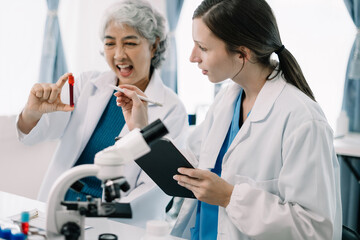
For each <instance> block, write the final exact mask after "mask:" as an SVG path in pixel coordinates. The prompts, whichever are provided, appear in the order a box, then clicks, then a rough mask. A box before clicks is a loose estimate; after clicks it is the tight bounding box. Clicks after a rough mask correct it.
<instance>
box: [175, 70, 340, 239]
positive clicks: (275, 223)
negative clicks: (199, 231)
mask: <svg viewBox="0 0 360 240" xmlns="http://www.w3.org/2000/svg"><path fill="white" fill-rule="evenodd" d="M273 74H274V73H273ZM240 89H241V88H240V86H239V85H237V84H235V83H232V84H230V85H229V86H228V87H226V88H225V89H222V91H221V92H219V94H218V96H217V97H216V99H215V101H214V103H213V105H212V106H211V108H210V109H209V112H208V114H207V116H206V119H205V120H204V122H203V123H202V125H200V126H199V127H198V128H197V129H195V130H194V132H193V133H192V134H191V136H190V138H189V141H188V142H189V144H188V145H189V147H188V152H187V154H188V157H189V158H190V159H192V161H193V162H194V163H195V162H197V161H198V168H200V169H211V168H214V166H215V162H216V158H217V156H218V153H219V150H220V148H221V146H222V144H223V141H224V139H225V136H226V134H227V131H228V128H229V125H230V122H231V119H232V116H233V113H234V107H235V101H236V98H237V97H238V95H239V91H240ZM221 177H222V178H223V179H225V180H226V181H227V182H229V183H230V184H232V185H234V190H233V193H232V195H231V199H230V203H229V205H228V206H227V207H226V208H223V207H219V212H218V213H219V215H218V216H219V217H218V237H217V239H221V240H223V239H227V240H234V239H266V240H272V239H273V240H289V239H296V240H300V239H307V240H309V239H323V240H325V239H326V240H329V239H333V240H339V239H341V227H342V219H341V216H342V215H341V200H340V184H339V164H338V160H337V157H336V154H335V151H334V147H333V133H332V130H331V128H330V126H329V125H328V123H327V121H326V119H325V116H324V114H323V112H322V110H321V109H320V107H319V105H318V104H317V103H316V102H313V101H312V100H311V99H310V98H309V97H307V96H306V95H305V94H303V93H302V92H301V91H300V90H298V89H297V88H296V87H294V86H293V85H291V84H288V83H286V82H285V81H284V79H283V78H282V77H281V76H280V74H279V75H278V76H277V77H276V78H275V79H273V80H269V81H267V82H266V83H265V85H264V86H263V88H262V89H261V91H260V93H259V95H258V96H257V99H256V101H255V104H254V106H253V108H252V110H251V113H250V115H249V117H248V118H247V119H246V121H245V122H244V124H243V125H242V127H241V129H240V131H239V132H238V134H237V135H236V137H235V139H234V140H233V142H232V144H231V146H230V147H229V149H228V151H227V153H226V154H225V156H224V158H223V162H222V173H221ZM196 206H197V201H196V200H192V199H186V200H185V201H184V204H183V206H182V208H181V210H180V213H179V216H178V220H177V222H176V224H175V226H174V228H173V231H172V235H175V236H181V237H185V238H190V232H189V229H190V228H191V227H194V225H195V217H196Z"/></svg>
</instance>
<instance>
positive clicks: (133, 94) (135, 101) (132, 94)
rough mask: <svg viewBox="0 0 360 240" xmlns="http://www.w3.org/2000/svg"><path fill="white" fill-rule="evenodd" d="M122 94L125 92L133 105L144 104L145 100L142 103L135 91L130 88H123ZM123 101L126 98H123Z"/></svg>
mask: <svg viewBox="0 0 360 240" xmlns="http://www.w3.org/2000/svg"><path fill="white" fill-rule="evenodd" d="M124 94H125V95H126V96H127V97H128V98H130V99H131V100H132V102H133V105H135V106H141V105H143V104H146V102H145V103H143V102H142V101H141V100H140V98H139V97H138V95H137V94H136V92H135V91H131V90H128V89H124ZM125 102H126V99H125Z"/></svg>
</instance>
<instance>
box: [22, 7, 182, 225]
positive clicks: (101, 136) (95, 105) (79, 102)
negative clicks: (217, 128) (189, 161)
mask: <svg viewBox="0 0 360 240" xmlns="http://www.w3.org/2000/svg"><path fill="white" fill-rule="evenodd" d="M100 37H101V41H103V44H104V49H103V51H104V58H105V59H106V62H107V63H108V65H109V67H110V69H111V70H110V71H106V72H96V71H93V72H85V73H82V74H80V75H79V76H77V77H75V86H74V99H75V106H74V107H72V106H70V105H69V104H67V103H68V102H67V101H68V99H69V96H68V93H69V89H68V84H65V83H66V81H67V79H68V77H69V76H70V75H72V73H66V74H65V75H63V76H62V77H60V79H59V80H58V81H57V83H55V84H46V83H37V84H35V85H34V86H33V88H32V89H31V92H30V95H29V99H28V102H27V103H26V105H25V107H24V109H23V110H22V112H21V113H20V115H19V117H18V121H17V127H18V136H19V139H20V140H21V141H22V142H23V143H25V144H35V143H38V142H41V141H44V140H50V139H60V141H59V146H58V148H57V150H56V152H55V154H54V157H53V159H52V161H51V162H50V164H49V168H48V171H47V173H46V175H45V178H44V181H43V183H42V186H41V189H40V193H39V200H42V201H46V200H47V197H48V194H49V191H50V188H51V186H52V185H53V184H54V182H55V181H56V179H57V178H58V177H59V176H60V175H61V174H62V173H63V172H65V171H67V170H68V169H70V168H71V167H73V166H77V165H81V164H91V163H93V161H94V156H95V154H96V153H97V152H99V151H101V150H103V149H104V148H106V147H108V146H111V145H113V144H114V139H115V137H121V136H123V135H125V134H127V133H128V132H129V131H130V130H132V129H133V128H134V127H136V126H131V125H127V123H126V121H125V119H124V115H123V111H122V108H121V107H119V106H117V103H116V97H115V96H114V93H115V92H114V91H113V90H112V89H111V88H110V87H109V86H108V85H109V84H111V85H116V86H120V87H121V85H123V84H125V85H133V86H136V87H137V88H139V89H141V90H142V91H143V92H144V93H145V95H146V96H147V97H148V98H150V99H152V100H154V101H156V102H159V103H162V104H163V106H162V107H160V106H157V105H151V104H149V106H148V121H149V122H151V121H153V120H155V119H158V118H160V119H161V120H162V121H163V122H164V123H165V125H166V126H167V128H168V129H169V132H170V133H169V135H170V137H171V138H172V139H173V140H174V142H175V144H178V145H181V144H182V143H183V137H184V136H183V134H184V133H185V132H186V131H185V130H186V129H187V126H188V124H187V114H186V111H185V107H184V106H183V104H182V103H181V101H180V100H179V98H178V97H177V95H176V94H175V93H174V92H172V90H170V89H169V88H167V87H165V86H164V85H163V83H162V80H161V79H160V75H159V72H158V70H157V69H158V68H159V67H160V64H161V61H162V60H163V55H164V52H165V48H166V33H165V20H164V18H163V17H162V16H161V15H160V14H159V13H158V12H157V11H156V10H154V9H153V8H152V7H151V5H150V4H149V3H147V2H145V1H142V0H126V1H122V2H119V3H116V4H115V5H112V6H110V7H109V8H108V10H107V11H105V15H104V17H103V23H102V25H101V31H100ZM124 177H125V178H126V180H127V181H128V182H129V184H130V190H129V191H128V192H126V193H122V196H123V198H122V199H121V200H122V201H129V202H130V203H131V205H132V209H133V220H132V223H133V224H135V225H138V226H145V222H146V220H149V219H157V218H160V217H161V216H162V215H164V212H165V206H166V203H167V202H168V201H169V198H168V197H167V196H166V195H165V194H164V193H163V192H162V191H161V190H160V189H159V188H158V187H157V186H156V184H155V183H154V182H153V181H152V180H151V179H150V178H149V177H148V176H147V175H146V174H145V173H144V172H143V171H142V170H141V169H140V168H139V167H138V166H137V165H136V164H135V163H130V164H127V165H126V166H125V171H124ZM80 183H81V184H80V186H81V187H80V188H76V189H72V188H70V189H69V190H68V192H67V193H66V195H65V200H76V199H80V200H86V196H87V195H91V196H93V197H96V198H99V197H102V188H101V181H100V180H99V179H97V178H96V177H87V178H83V179H81V180H80ZM145 205H146V206H145Z"/></svg>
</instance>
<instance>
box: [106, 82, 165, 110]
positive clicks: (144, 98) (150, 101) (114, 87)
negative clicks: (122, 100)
mask: <svg viewBox="0 0 360 240" xmlns="http://www.w3.org/2000/svg"><path fill="white" fill-rule="evenodd" d="M108 86H109V87H111V88H112V89H114V90H117V91H119V92H122V93H124V90H123V89H122V88H119V87H117V86H114V85H111V84H109V85H108ZM136 95H137V96H138V97H139V98H140V99H141V100H143V101H145V102H149V103H152V104H155V105H157V106H159V107H162V106H163V105H162V104H161V103H158V102H155V101H153V100H150V99H148V98H146V97H143V96H140V95H138V94H136Z"/></svg>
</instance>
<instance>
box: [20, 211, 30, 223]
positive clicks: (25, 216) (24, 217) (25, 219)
mask: <svg viewBox="0 0 360 240" xmlns="http://www.w3.org/2000/svg"><path fill="white" fill-rule="evenodd" d="M29 220H30V213H29V212H26V211H24V212H22V213H21V222H29Z"/></svg>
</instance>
